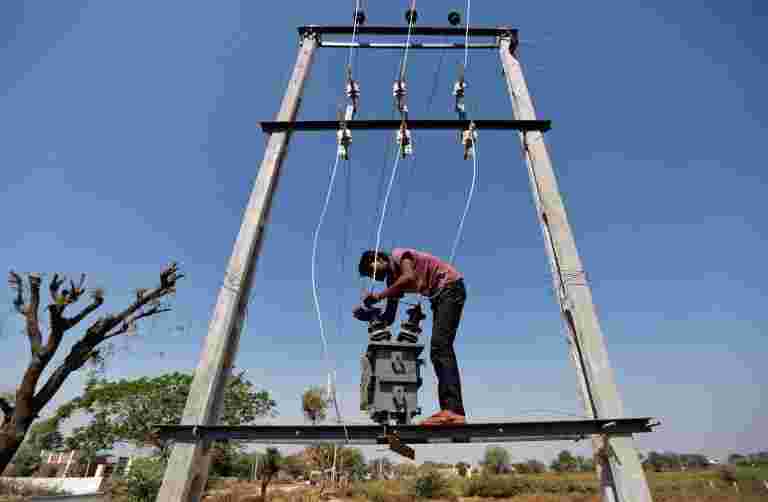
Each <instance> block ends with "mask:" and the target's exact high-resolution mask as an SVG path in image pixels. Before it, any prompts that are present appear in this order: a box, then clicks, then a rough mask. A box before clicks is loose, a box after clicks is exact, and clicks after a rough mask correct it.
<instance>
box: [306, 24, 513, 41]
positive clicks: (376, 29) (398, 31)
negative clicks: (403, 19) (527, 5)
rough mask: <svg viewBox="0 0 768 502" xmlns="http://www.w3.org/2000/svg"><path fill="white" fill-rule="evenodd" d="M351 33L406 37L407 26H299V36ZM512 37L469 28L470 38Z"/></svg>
mask: <svg viewBox="0 0 768 502" xmlns="http://www.w3.org/2000/svg"><path fill="white" fill-rule="evenodd" d="M353 32H355V33H357V34H358V35H393V36H394V35H403V36H407V35H408V26H357V27H354V26H312V25H309V26H299V35H302V36H304V35H308V34H312V33H314V34H317V35H352V34H353ZM466 34H467V28H466V26H465V27H463V28H462V27H460V26H414V27H413V28H411V35H416V36H426V37H435V36H447V37H451V36H455V37H464V36H466ZM507 35H512V37H513V39H515V40H516V39H517V30H516V29H513V28H506V27H499V28H479V27H478V28H473V27H470V28H469V36H470V37H500V36H507Z"/></svg>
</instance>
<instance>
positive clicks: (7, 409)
mask: <svg viewBox="0 0 768 502" xmlns="http://www.w3.org/2000/svg"><path fill="white" fill-rule="evenodd" d="M0 410H2V411H3V413H4V414H5V416H6V417H8V418H10V417H11V416H12V415H13V412H14V407H13V405H12V404H11V403H9V402H8V401H6V400H5V399H4V398H2V397H0Z"/></svg>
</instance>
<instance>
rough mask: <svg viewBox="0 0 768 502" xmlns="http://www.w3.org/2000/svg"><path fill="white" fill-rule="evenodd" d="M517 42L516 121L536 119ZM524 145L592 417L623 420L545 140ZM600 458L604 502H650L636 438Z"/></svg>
mask: <svg viewBox="0 0 768 502" xmlns="http://www.w3.org/2000/svg"><path fill="white" fill-rule="evenodd" d="M513 43H514V41H513V40H512V39H511V38H509V37H502V38H501V40H500V48H499V57H500V58H501V64H502V67H503V70H504V76H505V79H506V83H507V88H508V90H509V95H510V99H511V100H512V108H513V111H514V114H515V118H516V119H518V120H536V111H535V109H534V106H533V101H532V100H531V96H530V94H529V93H528V86H527V84H526V82H525V77H524V76H523V69H522V66H521V64H520V61H519V60H518V59H517V58H516V56H515V47H514V45H513ZM519 134H520V140H521V143H522V146H523V153H524V156H525V160H526V163H527V165H528V174H529V178H530V183H531V190H532V192H533V197H534V202H535V205H536V210H537V216H538V218H539V221H540V223H541V226H542V231H543V233H544V240H545V243H546V249H547V254H548V256H549V260H550V265H551V270H552V279H553V284H554V289H555V293H556V295H557V298H558V303H559V304H560V307H561V313H562V316H563V319H564V321H565V326H566V330H567V332H568V335H569V342H570V345H571V357H572V359H573V361H574V363H575V366H576V371H577V374H578V376H579V390H580V393H581V396H582V402H583V404H584V409H585V411H586V413H587V416H590V417H593V418H596V419H600V418H604V417H623V416H624V409H623V406H622V403H621V399H620V397H619V392H618V389H617V387H616V383H615V381H614V377H613V370H612V369H611V365H610V362H609V361H608V352H607V350H606V346H605V340H604V338H603V334H602V331H601V330H600V323H599V321H598V317H597V312H596V311H595V306H594V303H593V302H592V293H591V290H590V287H589V282H588V281H587V278H586V274H585V273H584V267H583V265H582V263H581V259H580V257H579V253H578V250H577V248H576V241H575V240H574V238H573V232H572V231H571V227H570V225H569V223H568V217H567V214H566V210H565V205H564V204H563V200H562V198H561V196H560V191H559V189H558V186H557V179H556V178H555V173H554V170H553V169H552V163H551V161H550V158H549V153H548V151H547V147H546V144H545V143H544V136H543V135H542V134H541V133H540V132H538V131H521V132H520V133H519ZM594 446H595V449H596V451H595V453H596V456H597V457H598V458H599V459H600V462H599V464H600V467H601V469H600V470H601V481H602V486H603V499H604V500H606V501H612V500H614V497H615V499H618V501H620V502H649V501H651V500H652V499H651V493H650V490H649V489H648V483H647V480H646V478H645V473H644V471H643V468H642V466H641V465H640V460H639V458H638V455H637V450H636V449H635V447H634V444H633V440H632V435H631V434H618V435H612V436H611V437H607V436H606V437H602V438H601V437H599V436H598V437H596V438H595V439H594Z"/></svg>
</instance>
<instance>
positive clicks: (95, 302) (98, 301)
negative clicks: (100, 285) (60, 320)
mask: <svg viewBox="0 0 768 502" xmlns="http://www.w3.org/2000/svg"><path fill="white" fill-rule="evenodd" d="M103 303H104V292H103V291H101V290H98V289H97V290H94V291H93V292H92V293H91V303H90V304H89V305H88V306H87V307H85V308H84V309H83V310H81V311H80V313H78V314H77V315H76V316H74V317H70V318H69V319H65V320H64V330H65V331H66V330H68V329H70V328H72V327H73V326H75V325H77V324H78V323H79V322H80V321H82V320H83V319H85V318H86V317H88V315H90V314H91V313H92V312H93V311H95V310H96V309H98V308H99V307H101V305H102V304H103Z"/></svg>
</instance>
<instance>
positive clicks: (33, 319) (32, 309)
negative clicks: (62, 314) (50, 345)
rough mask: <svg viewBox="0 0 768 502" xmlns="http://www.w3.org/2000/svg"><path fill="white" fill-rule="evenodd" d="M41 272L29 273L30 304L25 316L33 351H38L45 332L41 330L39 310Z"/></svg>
mask: <svg viewBox="0 0 768 502" xmlns="http://www.w3.org/2000/svg"><path fill="white" fill-rule="evenodd" d="M40 282H41V279H40V274H29V305H28V306H27V309H26V312H25V313H24V317H26V320H27V336H28V337H29V341H30V343H31V344H32V353H33V354H34V353H36V352H37V351H38V350H40V348H41V346H42V345H43V334H42V333H41V332H40V323H39V321H38V311H39V310H40Z"/></svg>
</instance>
